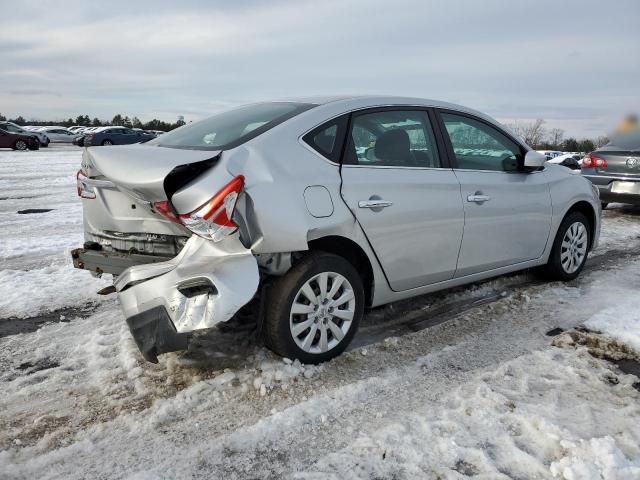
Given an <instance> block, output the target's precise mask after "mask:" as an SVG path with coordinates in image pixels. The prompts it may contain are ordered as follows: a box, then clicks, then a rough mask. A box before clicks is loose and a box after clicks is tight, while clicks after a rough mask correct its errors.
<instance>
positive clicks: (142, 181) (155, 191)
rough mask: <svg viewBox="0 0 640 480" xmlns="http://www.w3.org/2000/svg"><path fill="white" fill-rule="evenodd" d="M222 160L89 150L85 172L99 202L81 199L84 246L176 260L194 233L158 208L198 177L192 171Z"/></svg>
mask: <svg viewBox="0 0 640 480" xmlns="http://www.w3.org/2000/svg"><path fill="white" fill-rule="evenodd" d="M218 155H219V152H211V151H190V150H176V149H170V148H161V147H153V146H146V145H126V146H109V147H94V148H88V149H87V150H85V152H84V154H83V158H82V167H81V168H82V171H83V172H84V174H85V175H86V176H87V177H89V180H88V181H89V182H90V183H91V185H92V187H91V188H92V189H93V191H94V193H95V198H83V199H82V204H83V217H84V229H85V241H86V242H90V243H97V244H99V245H100V246H101V247H102V248H104V249H106V250H112V251H118V252H132V253H141V254H149V255H161V256H167V257H173V256H175V255H176V254H177V253H178V252H179V251H180V250H181V249H182V246H183V245H184V244H185V242H186V240H187V238H188V237H190V236H191V232H189V231H188V230H187V229H186V228H184V227H182V226H180V225H177V224H175V223H173V222H171V221H169V220H168V219H166V218H165V217H163V216H162V215H160V214H159V213H157V212H156V211H155V210H154V209H153V203H154V202H157V201H163V200H166V199H167V192H166V188H165V187H168V188H169V189H170V193H169V195H171V193H172V191H175V190H177V189H179V188H182V187H183V186H184V185H185V184H186V183H188V180H189V179H190V178H194V176H196V175H197V174H198V171H197V170H196V171H195V172H194V171H193V169H192V168H188V167H189V166H190V165H192V164H198V162H200V163H201V162H202V161H203V160H205V161H207V160H209V159H212V160H211V161H210V162H208V163H210V164H211V165H208V166H209V167H211V166H213V165H215V163H216V162H217V158H218ZM184 165H187V168H185V167H184ZM171 172H175V174H174V175H173V178H172V179H171V181H169V182H167V184H165V179H166V178H167V176H168V175H169V174H170V173H171Z"/></svg>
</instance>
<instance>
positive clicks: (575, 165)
mask: <svg viewBox="0 0 640 480" xmlns="http://www.w3.org/2000/svg"><path fill="white" fill-rule="evenodd" d="M547 162H549V163H555V164H557V165H562V166H563V167H567V168H570V169H571V170H580V163H581V162H582V155H580V154H578V153H563V154H562V155H558V156H557V157H553V158H552V159H551V160H547Z"/></svg>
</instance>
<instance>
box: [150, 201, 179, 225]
mask: <svg viewBox="0 0 640 480" xmlns="http://www.w3.org/2000/svg"><path fill="white" fill-rule="evenodd" d="M153 209H154V210H155V211H156V212H158V213H159V214H160V215H162V216H163V217H165V218H167V219H169V220H171V221H172V222H175V223H178V224H180V225H182V222H181V221H180V219H179V218H178V216H177V215H176V214H175V213H174V212H173V209H172V208H171V205H169V202H168V201H166V200H165V201H164V202H156V203H154V204H153Z"/></svg>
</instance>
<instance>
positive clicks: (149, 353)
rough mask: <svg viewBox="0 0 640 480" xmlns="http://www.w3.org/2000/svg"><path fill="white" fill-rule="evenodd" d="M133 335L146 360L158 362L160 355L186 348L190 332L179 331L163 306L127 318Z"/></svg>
mask: <svg viewBox="0 0 640 480" xmlns="http://www.w3.org/2000/svg"><path fill="white" fill-rule="evenodd" d="M127 324H128V325H129V330H131V335H133V339H134V340H135V341H136V344H137V345H138V348H139V349H140V353H142V356H143V357H144V358H145V360H147V361H149V362H153V363H158V355H160V354H162V353H167V352H175V351H176V350H185V349H186V348H187V347H188V345H189V334H185V333H178V332H177V331H176V329H175V327H174V325H173V322H172V321H171V318H169V314H168V313H167V311H166V309H165V308H164V307H163V306H158V307H154V308H151V309H149V310H147V311H145V312H142V313H139V314H137V315H134V316H132V317H129V318H127Z"/></svg>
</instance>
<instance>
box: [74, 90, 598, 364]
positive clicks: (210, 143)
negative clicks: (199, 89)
mask: <svg viewBox="0 0 640 480" xmlns="http://www.w3.org/2000/svg"><path fill="white" fill-rule="evenodd" d="M77 178H78V194H79V196H80V197H81V198H82V202H83V206H84V224H85V240H86V242H85V244H84V246H83V247H82V248H78V249H76V250H74V251H73V253H72V256H73V258H74V264H75V265H76V266H77V267H78V268H84V269H87V270H91V271H92V272H93V273H94V274H95V275H100V274H105V273H110V274H113V276H114V280H115V281H114V287H113V291H116V292H117V293H118V296H119V298H120V303H121V305H122V310H123V312H124V316H125V318H126V319H127V323H128V324H129V327H130V329H131V332H132V334H133V337H134V338H135V340H136V342H137V344H138V346H139V348H140V350H141V352H142V354H143V355H144V357H145V358H146V359H148V360H150V361H157V355H159V354H161V353H164V352H168V351H172V350H178V349H183V348H187V346H188V342H189V335H190V333H192V332H194V331H198V330H201V329H206V328H211V327H213V326H215V325H216V324H219V323H220V322H226V321H228V320H229V319H231V318H232V317H233V316H234V315H235V314H236V312H238V310H239V309H240V308H242V307H244V306H246V305H248V304H249V305H256V306H259V308H257V309H256V311H257V313H256V318H257V321H258V322H259V323H260V326H261V331H262V332H263V334H264V339H265V342H266V344H267V346H269V347H270V348H271V349H272V350H274V351H275V352H277V353H279V354H281V355H283V356H286V357H289V358H298V359H300V360H301V361H303V362H311V363H317V362H322V361H326V360H328V359H330V358H332V357H334V356H336V355H338V354H339V353H341V352H342V351H343V350H344V349H345V348H346V347H347V345H348V344H349V342H350V341H351V339H352V338H353V336H354V335H355V333H356V329H357V327H358V323H359V322H360V320H361V318H362V316H363V312H364V311H365V309H366V308H370V307H375V306H378V305H382V304H386V303H389V302H393V301H396V300H401V299H405V298H408V297H414V296H416V295H422V294H425V293H428V292H433V291H435V290H442V289H446V288H450V287H454V286H458V285H462V284H466V283H470V282H476V281H479V280H483V279H487V278H490V277H495V276H497V275H502V274H505V273H509V272H513V271H516V270H522V269H528V268H532V267H539V270H540V271H541V273H543V274H544V275H546V276H547V277H548V278H552V279H557V280H571V279H573V278H575V277H576V276H577V275H578V274H579V273H580V271H581V270H582V268H583V266H584V264H585V261H586V259H587V255H588V252H589V251H590V250H591V249H593V248H594V247H595V246H596V244H597V242H598V236H599V231H600V215H601V207H600V200H599V198H598V192H597V190H596V189H595V188H594V187H592V185H591V184H590V182H589V181H588V180H586V179H585V178H583V177H581V176H579V175H575V174H573V173H572V172H571V171H570V170H568V169H566V168H563V167H560V166H555V165H550V164H548V163H545V157H544V155H541V154H540V153H538V152H535V151H532V150H531V149H530V148H529V147H528V146H527V145H525V144H523V143H522V142H521V141H520V140H519V139H518V138H516V137H515V136H513V135H512V134H511V133H510V132H509V131H507V130H505V128H504V127H502V126H501V125H500V124H499V123H497V122H496V121H495V120H493V119H491V118H489V117H488V116H486V115H484V114H482V113H479V112H476V111H474V110H471V109H468V108H465V107H462V106H459V105H453V104H449V103H443V102H438V101H432V100H424V99H417V98H395V97H348V98H310V99H303V100H297V101H280V102H266V103H258V104H252V105H247V106H243V107H239V108H235V109H231V110H228V111H225V112H222V113H219V114H217V115H214V116H213V117H210V118H208V119H206V120H203V121H200V122H197V123H193V124H189V125H187V126H184V127H182V128H179V129H177V130H175V131H173V132H170V133H167V134H165V135H162V136H160V137H158V138H156V139H154V140H152V141H150V142H148V143H146V144H143V145H130V146H129V145H128V146H118V147H113V148H108V149H105V148H89V149H87V150H86V151H85V153H84V156H83V161H82V166H81V169H80V171H78V174H77Z"/></svg>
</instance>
